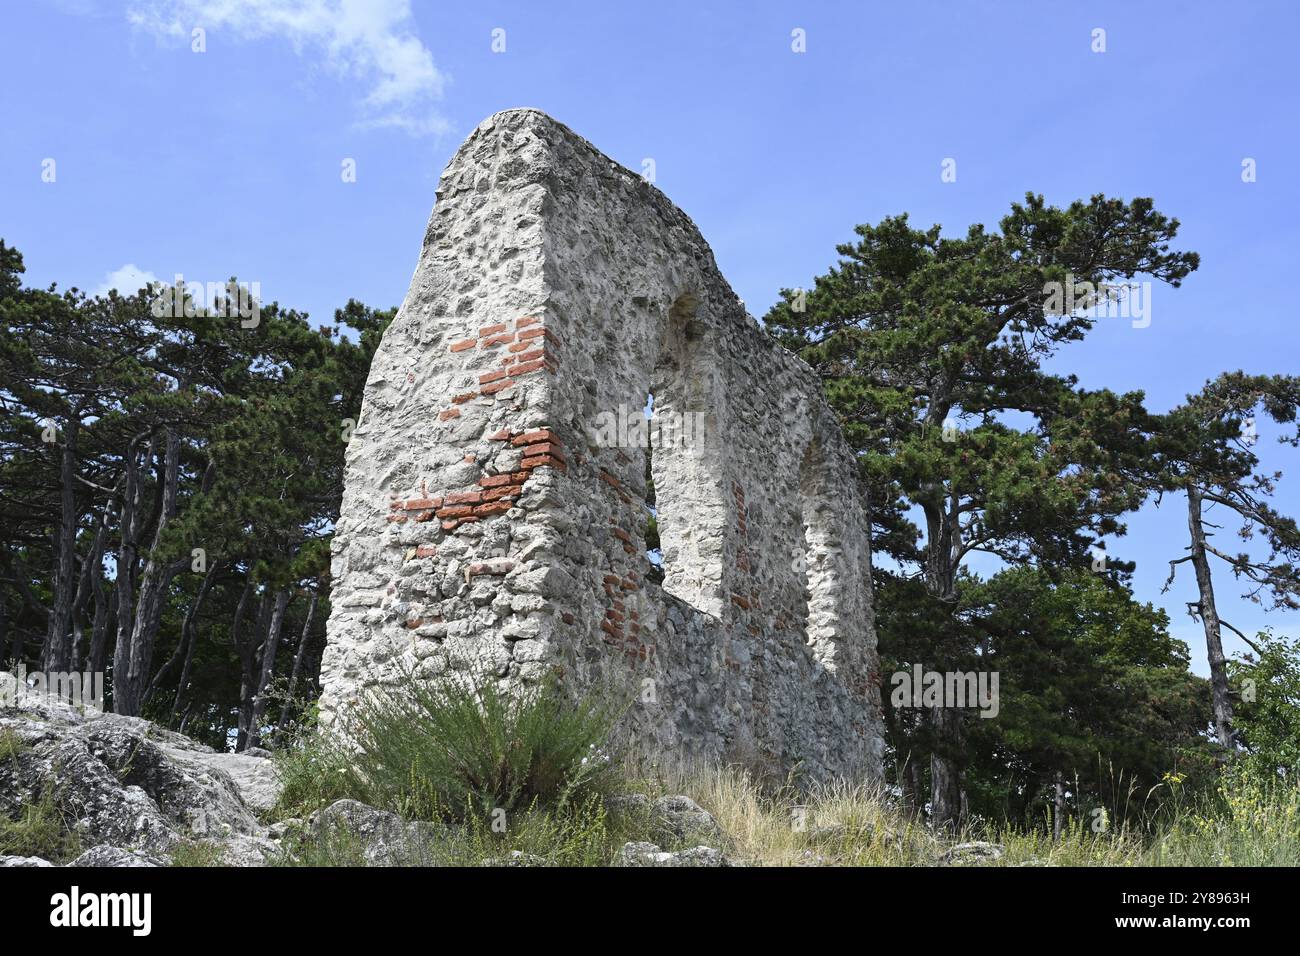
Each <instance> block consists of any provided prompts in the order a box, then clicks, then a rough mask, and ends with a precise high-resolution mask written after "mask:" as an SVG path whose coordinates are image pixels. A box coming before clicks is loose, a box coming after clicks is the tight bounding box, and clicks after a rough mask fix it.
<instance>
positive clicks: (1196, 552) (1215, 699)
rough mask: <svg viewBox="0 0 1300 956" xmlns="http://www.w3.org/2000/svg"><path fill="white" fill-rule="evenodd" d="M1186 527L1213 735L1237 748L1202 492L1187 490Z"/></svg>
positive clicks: (1229, 746) (1220, 741) (1227, 744)
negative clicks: (1207, 670) (1206, 665)
mask: <svg viewBox="0 0 1300 956" xmlns="http://www.w3.org/2000/svg"><path fill="white" fill-rule="evenodd" d="M1187 526H1188V529H1189V530H1190V531H1191V533H1192V553H1191V558H1192V567H1193V568H1195V569H1196V588H1197V590H1198V591H1199V592H1200V596H1201V601H1200V607H1199V611H1200V618H1201V625H1202V627H1204V629H1205V649H1206V657H1207V658H1208V660H1209V665H1210V696H1211V702H1212V705H1213V709H1214V733H1215V736H1217V737H1218V738H1219V743H1220V744H1222V745H1223V746H1224V747H1228V748H1233V747H1235V746H1236V742H1235V738H1234V736H1233V731H1232V697H1231V694H1230V692H1229V690H1228V660H1227V658H1226V657H1225V656H1224V654H1223V638H1222V629H1221V627H1220V624H1219V611H1218V608H1217V607H1215V604H1214V582H1213V581H1211V579H1210V562H1209V558H1208V556H1207V552H1206V550H1205V527H1204V525H1203V524H1202V521H1201V490H1200V489H1199V488H1197V487H1196V486H1195V485H1191V486H1189V487H1188V489H1187Z"/></svg>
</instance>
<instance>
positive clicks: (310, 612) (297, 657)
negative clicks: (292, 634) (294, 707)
mask: <svg viewBox="0 0 1300 956" xmlns="http://www.w3.org/2000/svg"><path fill="white" fill-rule="evenodd" d="M319 600H320V592H318V591H312V592H311V603H310V604H308V605H307V620H306V621H304V622H303V625H302V637H300V638H299V639H298V650H297V651H296V652H295V653H294V655H293V672H292V673H291V674H290V675H289V690H288V693H287V694H286V699H285V705H284V706H283V707H281V708H280V719H279V721H277V722H276V725H275V735H276V737H279V736H280V734H282V733H283V732H284V725H285V722H286V718H287V717H288V716H289V704H290V703H292V701H293V695H294V694H295V693H296V692H297V690H298V678H299V677H300V676H301V674H302V659H303V651H305V650H306V649H307V637H308V635H309V634H310V633H311V621H312V618H313V617H315V616H316V602H317V601H319Z"/></svg>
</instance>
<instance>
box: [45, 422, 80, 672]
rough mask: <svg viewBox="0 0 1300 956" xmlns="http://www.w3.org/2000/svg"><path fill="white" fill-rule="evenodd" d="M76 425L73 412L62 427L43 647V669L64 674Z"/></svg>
mask: <svg viewBox="0 0 1300 956" xmlns="http://www.w3.org/2000/svg"><path fill="white" fill-rule="evenodd" d="M77 425H78V421H77V418H76V416H75V415H70V416H69V418H68V423H67V426H66V427H65V428H64V430H63V444H62V446H61V451H60V455H59V512H60V513H59V527H58V531H57V532H56V533H55V535H54V555H55V561H54V581H53V591H54V594H53V598H52V604H51V606H50V618H49V622H48V630H47V631H46V634H45V646H44V647H43V648H41V669H42V670H44V671H46V672H53V673H61V672H64V671H67V670H68V665H69V662H70V659H71V654H72V628H71V624H72V602H73V600H74V598H75V587H76V579H75V576H74V570H73V569H74V567H75V563H76V557H77V519H78V517H80V516H79V515H78V514H77V499H76V495H75V494H74V493H73V487H72V486H73V483H74V482H75V481H76V480H77V479H76V474H77Z"/></svg>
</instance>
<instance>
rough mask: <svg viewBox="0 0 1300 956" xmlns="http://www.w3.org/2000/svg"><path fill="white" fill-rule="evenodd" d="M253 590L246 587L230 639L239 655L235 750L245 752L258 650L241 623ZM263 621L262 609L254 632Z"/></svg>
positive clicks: (249, 586) (248, 585) (253, 638)
mask: <svg viewBox="0 0 1300 956" xmlns="http://www.w3.org/2000/svg"><path fill="white" fill-rule="evenodd" d="M251 589H252V583H251V582H250V583H248V584H246V585H244V593H243V596H241V597H240V599H239V606H238V607H237V608H236V609H235V623H234V624H233V625H232V626H231V629H230V637H231V639H232V640H233V641H234V644H235V651H236V652H237V653H238V654H239V665H240V678H239V725H238V727H237V728H236V735H235V750H236V751H243V750H245V749H246V748H247V747H248V725H249V722H250V721H251V720H252V719H253V705H252V696H253V692H252V687H253V685H254V684H255V683H256V682H257V678H256V676H255V674H254V671H255V670H256V648H255V647H254V642H255V641H256V640H257V638H256V637H250V638H248V639H247V640H245V639H244V637H243V633H242V632H243V627H242V626H241V622H242V619H243V616H244V611H245V608H246V606H247V602H248V596H249V593H250V592H251ZM265 606H266V596H265V595H263V597H262V601H261V608H265ZM261 621H262V613H261V609H259V611H258V615H257V620H256V621H255V622H254V631H255V632H257V631H260V630H261V628H260V625H261Z"/></svg>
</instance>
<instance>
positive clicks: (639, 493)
mask: <svg viewBox="0 0 1300 956" xmlns="http://www.w3.org/2000/svg"><path fill="white" fill-rule="evenodd" d="M650 395H653V397H654V398H653V401H654V412H655V417H656V420H658V421H662V422H665V423H667V424H671V423H673V422H687V423H693V424H694V425H695V426H696V427H695V428H694V429H689V428H688V429H683V430H681V431H679V432H673V433H669V432H665V433H664V434H662V435H660V436H658V441H657V442H656V443H655V444H654V447H653V455H652V463H653V475H654V483H655V488H656V494H657V505H658V511H659V520H660V532H661V538H662V542H663V550H664V571H665V579H664V582H663V585H662V586H660V585H659V584H656V583H654V582H653V581H651V580H648V579H647V572H648V571H649V570H650V568H651V565H650V563H649V561H648V559H647V557H646V554H645V543H644V526H645V520H646V515H647V511H646V508H645V505H644V501H645V493H646V488H645V484H646V482H645V469H646V457H645V456H646V452H645V448H644V436H643V435H640V436H639V435H637V434H635V432H633V434H631V435H630V436H626V437H628V438H629V439H630V440H626V441H624V440H623V438H624V437H625V436H621V435H614V434H613V432H615V431H621V429H611V428H610V427H609V426H610V423H611V422H613V421H619V420H620V415H621V421H623V422H628V421H630V422H632V423H633V424H635V423H636V422H637V420H638V419H640V420H642V421H643V420H644V417H643V415H642V409H643V408H644V407H645V405H646V402H647V397H648V396H650ZM701 425H702V426H703V427H702V432H701V429H700V426H701ZM629 431H631V429H629ZM683 436H684V438H685V440H677V439H682V437H683ZM347 459H348V470H347V481H346V490H345V493H344V499H343V509H342V516H341V518H340V521H339V525H338V530H337V535H336V537H335V539H334V563H333V576H334V598H333V610H332V613H331V616H330V621H329V645H328V648H327V650H326V654H325V658H324V661H323V664H322V668H321V679H322V687H323V694H322V708H323V714H324V719H325V721H326V723H333V722H335V721H336V720H338V718H339V715H340V714H341V713H343V712H344V710H345V708H346V704H347V702H348V701H350V700H354V699H356V697H357V695H358V694H359V693H361V692H362V691H363V689H365V688H371V687H382V686H384V685H385V684H386V683H388V682H390V681H391V680H392V679H393V678H394V675H395V674H396V673H397V671H398V669H399V666H400V665H401V664H402V663H405V664H407V665H409V666H410V667H412V668H414V669H416V670H417V672H419V673H422V674H429V675H433V674H439V673H442V672H445V671H446V670H448V669H455V670H464V671H478V670H482V671H483V672H486V673H489V674H494V675H495V676H496V678H497V679H500V680H504V681H509V682H513V683H515V684H517V685H527V684H530V683H533V682H537V681H540V680H542V679H543V678H544V677H545V676H546V675H547V674H548V673H554V674H556V675H558V676H559V677H560V680H561V683H562V684H563V685H564V686H565V687H567V688H569V689H570V690H571V691H573V692H578V693H581V692H582V691H583V690H585V689H589V688H593V687H604V686H606V685H612V686H615V687H623V688H626V690H627V692H628V693H629V694H634V695H635V698H636V701H637V703H636V704H635V705H634V706H633V707H632V708H631V710H630V711H629V714H628V717H627V718H626V726H625V728H624V730H625V732H626V733H627V734H628V736H629V738H630V739H631V740H632V741H633V742H635V743H636V744H637V745H638V746H639V747H640V748H641V749H643V750H646V751H649V752H650V753H656V752H668V753H671V754H673V755H682V756H686V757H695V758H704V759H710V760H717V759H739V760H743V761H746V762H748V763H751V764H758V765H759V766H762V767H767V768H770V769H772V770H774V771H777V772H784V771H786V770H788V769H790V768H792V767H795V766H799V767H801V768H802V770H803V772H805V773H807V774H808V776H809V777H811V778H826V777H830V776H835V775H851V776H866V777H874V776H876V775H878V773H879V764H880V754H881V750H882V739H881V723H880V706H879V690H878V679H877V674H876V673H875V671H876V650H875V632H874V628H873V622H872V604H871V581H870V574H869V571H870V553H869V549H868V543H867V535H866V528H865V515H864V509H863V505H862V502H861V500H860V497H859V493H858V490H857V484H856V481H855V477H854V475H855V471H854V466H853V462H852V459H851V456H850V453H849V452H848V450H847V448H846V446H845V444H844V442H843V440H842V438H841V435H840V432H839V430H838V427H837V425H836V423H835V421H834V418H833V416H832V414H831V413H830V411H829V410H828V409H827V407H826V405H825V404H824V402H823V401H822V399H821V395H820V389H819V386H818V383H817V381H816V378H815V376H814V374H813V372H812V371H811V370H810V369H809V368H808V367H807V366H806V365H805V364H803V363H802V362H801V361H799V360H798V359H797V358H795V357H794V356H792V355H791V354H790V353H788V352H786V351H785V350H783V349H781V348H780V347H778V346H776V345H775V344H774V343H773V342H772V341H771V339H770V338H768V337H767V336H766V335H765V334H764V333H763V331H762V330H761V328H760V327H759V326H758V324H757V323H756V322H755V321H754V320H753V319H752V318H750V317H749V316H748V315H747V314H746V313H745V310H744V308H743V306H742V305H741V303H740V302H739V301H738V300H737V298H736V296H735V294H734V293H733V292H732V291H731V289H730V288H729V287H728V286H727V284H726V281H725V280H724V279H723V278H722V276H721V274H720V273H719V272H718V269H717V266H716V264H715V263H714V260H713V255H712V253H711V252H710V250H709V248H708V246H707V245H706V244H705V242H704V240H703V238H702V237H701V236H700V234H699V232H698V230H696V228H695V226H694V225H693V224H692V223H691V222H690V220H689V219H688V218H687V217H686V216H685V214H683V213H682V212H681V211H680V210H679V209H677V208H676V207H675V206H674V205H673V204H672V203H671V202H669V201H668V199H667V198H666V197H664V196H663V194H662V193H660V192H659V191H658V190H656V189H655V188H654V187H652V186H650V185H648V184H647V183H645V182H644V181H643V180H642V179H641V178H640V177H638V176H636V175H635V174H633V173H631V172H629V171H628V170H627V169H625V168H623V167H621V166H619V165H617V164H616V163H614V162H613V161H612V160H610V159H609V158H608V157H606V156H603V155H602V154H600V153H599V152H598V151H596V150H595V149H594V148H593V147H592V146H591V145H590V144H589V143H587V142H586V141H585V140H583V139H581V138H580V137H578V136H577V135H575V134H574V133H573V132H572V131H570V130H569V129H567V128H566V127H564V126H562V125H561V124H559V123H557V122H555V121H554V120H552V119H550V118H549V117H547V116H545V115H544V114H542V113H539V112H536V111H533V110H512V111H509V112H505V113H499V114H497V115H496V116H493V117H491V118H489V119H488V120H486V121H485V122H484V123H483V124H482V125H480V126H479V128H478V129H477V130H475V132H474V133H473V134H472V135H471V136H470V138H469V139H468V140H467V141H466V143H465V144H464V145H463V146H462V147H461V149H460V151H459V152H458V153H457V154H456V156H455V158H454V159H453V160H452V161H451V163H450V165H449V166H448V167H447V169H446V171H445V172H444V173H443V176H442V180H441V182H440V184H439V189H438V201H437V204H436V206H435V208H434V211H433V216H432V218H431V219H430V222H429V227H428V230H427V232H426V235H425V241H424V248H423V252H422V254H421V257H420V261H419V265H418V266H417V268H416V271H415V276H414V278H413V280H412V283H411V288H410V291H409V292H408V294H407V297H406V300H405V302H404V303H403V305H402V308H401V310H400V312H399V313H398V316H397V318H396V320H395V321H394V323H393V325H392V326H391V327H390V328H389V330H388V332H387V333H386V335H385V336H384V340H383V343H382V345H381V346H380V348H379V351H378V353H377V354H376V356H375V361H374V366H373V368H372V370H371V373H370V378H369V381H368V382H367V385H366V392H365V398H364V405H363V409H362V413H361V420H360V422H359V424H358V427H357V428H356V430H355V433H354V435H353V437H352V441H351V443H350V445H349V447H348V455H347Z"/></svg>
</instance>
